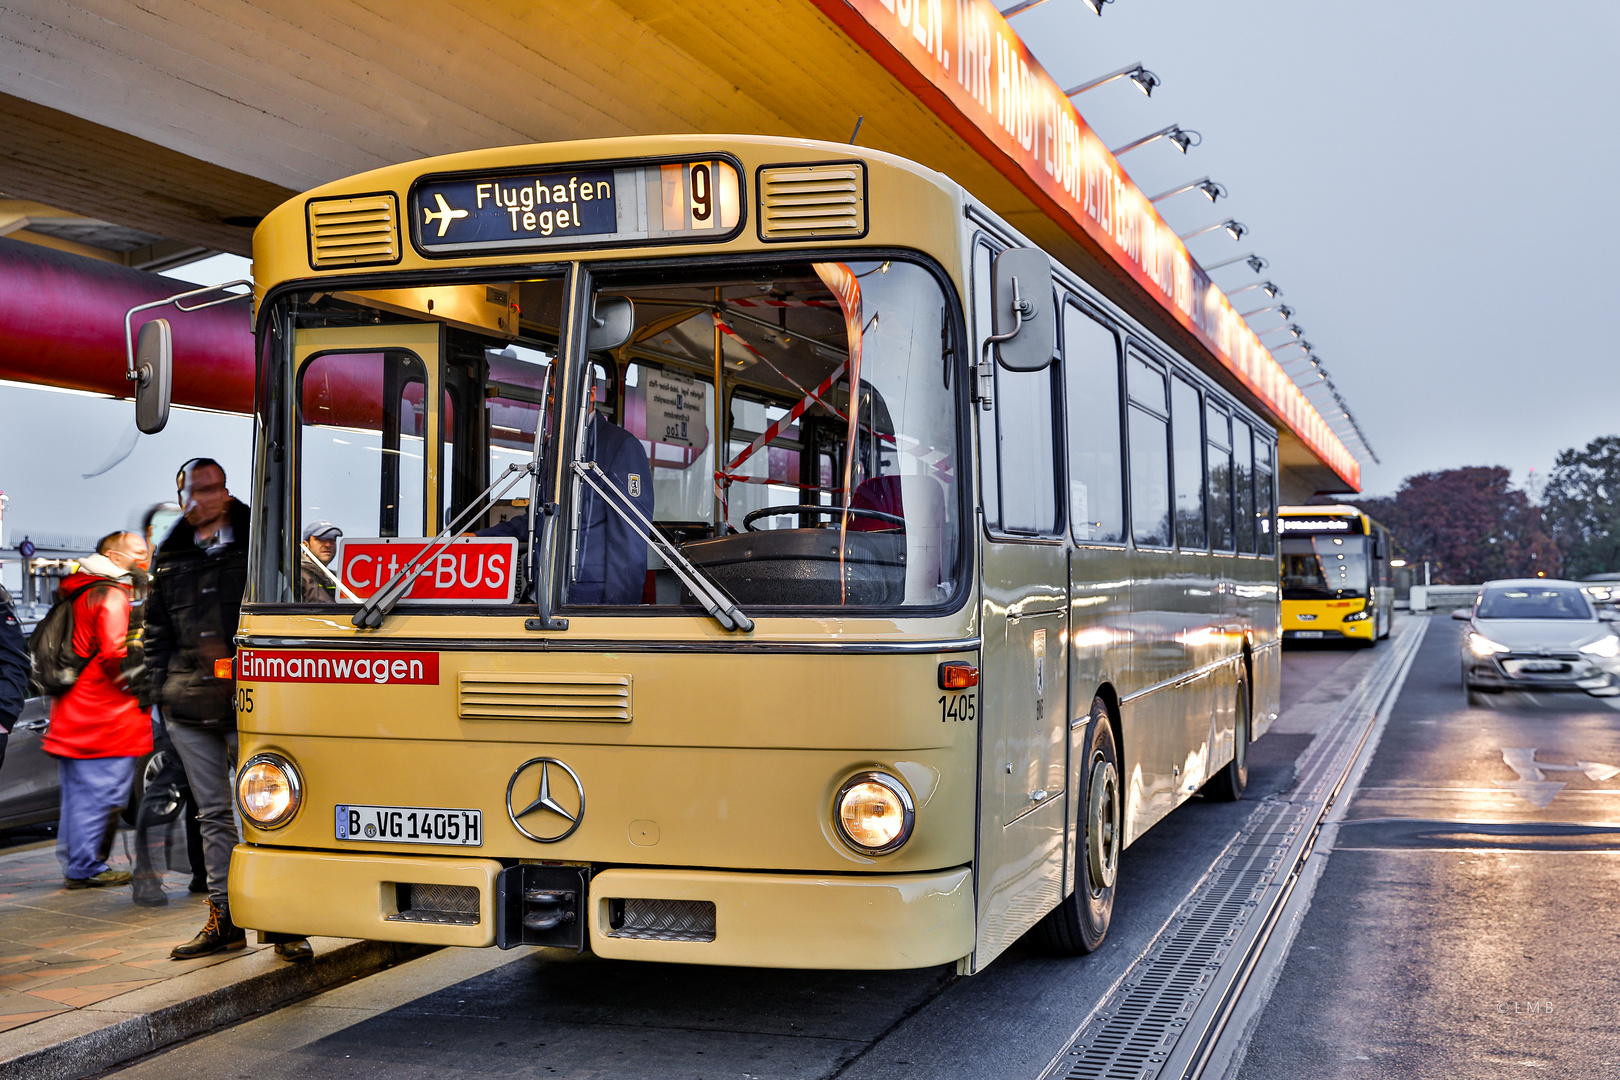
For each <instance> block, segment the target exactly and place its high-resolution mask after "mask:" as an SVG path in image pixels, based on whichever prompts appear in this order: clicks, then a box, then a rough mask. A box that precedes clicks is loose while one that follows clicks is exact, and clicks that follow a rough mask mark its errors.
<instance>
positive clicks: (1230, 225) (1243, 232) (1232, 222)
mask: <svg viewBox="0 0 1620 1080" xmlns="http://www.w3.org/2000/svg"><path fill="white" fill-rule="evenodd" d="M1216 229H1225V230H1226V234H1227V235H1228V236H1230V237H1231V238H1232V239H1233V240H1241V239H1243V238H1244V237H1245V236H1247V235H1248V234H1249V227H1248V226H1247V225H1245V224H1243V222H1241V221H1238V220H1237V219H1236V218H1227V219H1226V220H1225V221H1217V222H1216V223H1215V224H1213V225H1205V226H1204V227H1203V228H1202V229H1194V230H1193V231H1192V232H1190V233H1182V234H1181V235H1180V236H1179V237H1178V239H1180V240H1191V239H1192V238H1193V237H1195V236H1203V235H1204V234H1205V233H1208V232H1214V231H1215V230H1216Z"/></svg>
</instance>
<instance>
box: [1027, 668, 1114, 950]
mask: <svg viewBox="0 0 1620 1080" xmlns="http://www.w3.org/2000/svg"><path fill="white" fill-rule="evenodd" d="M1085 745H1086V758H1085V760H1086V765H1085V767H1084V768H1082V769H1081V770H1080V791H1079V795H1080V800H1079V807H1080V809H1079V813H1078V816H1079V829H1078V830H1077V831H1078V832H1079V833H1080V836H1079V838H1078V841H1079V842H1078V844H1077V845H1076V848H1077V851H1076V860H1075V862H1076V868H1075V878H1074V892H1072V893H1070V894H1069V895H1068V897H1067V898H1065V899H1064V901H1063V902H1062V903H1060V904H1059V905H1058V906H1057V907H1055V908H1053V909H1052V910H1051V911H1049V912H1047V913H1046V917H1045V918H1044V919H1042V920H1041V921H1040V922H1038V923H1036V924H1035V931H1034V938H1035V941H1036V943H1037V944H1038V945H1039V946H1040V947H1041V949H1042V951H1044V952H1046V953H1048V954H1050V955H1053V956H1083V955H1085V954H1086V953H1089V952H1095V951H1096V949H1097V948H1098V946H1100V945H1101V944H1102V943H1103V938H1105V937H1107V936H1108V925H1109V923H1110V922H1112V921H1113V917H1114V890H1115V887H1116V885H1117V883H1118V880H1119V853H1120V848H1121V846H1122V845H1123V842H1124V840H1125V817H1124V802H1123V798H1122V796H1121V795H1120V784H1119V748H1118V747H1117V746H1115V745H1114V728H1113V725H1112V724H1110V723H1109V719H1108V706H1107V704H1106V703H1105V702H1104V701H1103V699H1102V698H1100V697H1099V698H1093V699H1092V702H1091V718H1090V720H1088V721H1087V724H1086V742H1085Z"/></svg>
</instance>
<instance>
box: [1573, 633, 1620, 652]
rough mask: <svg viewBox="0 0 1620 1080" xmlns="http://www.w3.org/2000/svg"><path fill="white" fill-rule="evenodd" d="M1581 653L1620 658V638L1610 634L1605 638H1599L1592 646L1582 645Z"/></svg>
mask: <svg viewBox="0 0 1620 1080" xmlns="http://www.w3.org/2000/svg"><path fill="white" fill-rule="evenodd" d="M1581 652H1583V653H1585V654H1586V655H1588V656H1620V637H1615V636H1614V635H1613V634H1610V635H1609V636H1608V637H1605V638H1598V639H1597V640H1596V641H1594V642H1592V644H1590V645H1582V646H1581Z"/></svg>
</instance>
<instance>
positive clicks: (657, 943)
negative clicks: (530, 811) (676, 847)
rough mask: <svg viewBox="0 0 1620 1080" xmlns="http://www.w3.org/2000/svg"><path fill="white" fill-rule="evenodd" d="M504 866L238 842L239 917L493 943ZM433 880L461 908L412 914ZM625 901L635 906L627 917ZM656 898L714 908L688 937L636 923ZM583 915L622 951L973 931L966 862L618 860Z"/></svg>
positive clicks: (661, 905) (798, 950) (235, 910)
mask: <svg viewBox="0 0 1620 1080" xmlns="http://www.w3.org/2000/svg"><path fill="white" fill-rule="evenodd" d="M502 868H503V867H502V864H501V863H500V862H498V861H496V860H494V859H479V858H456V857H443V856H394V855H361V854H351V853H347V852H325V851H308V850H291V849H286V848H270V847H262V846H258V845H254V844H239V845H237V847H236V850H235V851H234V852H233V853H232V855H231V879H230V894H231V918H232V920H233V921H234V922H236V924H237V925H239V926H245V927H249V928H251V929H255V930H268V931H274V932H277V933H284V934H304V935H321V936H327V937H350V938H362V939H367V940H372V941H401V942H410V943H414V944H425V945H463V946H472V947H481V946H490V945H494V944H495V941H496V932H497V927H496V919H497V917H498V914H497V911H496V908H497V904H496V903H495V895H496V881H497V879H498V877H499V876H500V873H501V870H502ZM402 886H405V887H406V890H402V888H401V887H402ZM446 886H448V887H449V889H444V887H446ZM426 887H437V888H438V889H439V890H440V892H439V894H440V895H445V896H452V897H462V898H465V899H464V900H462V901H458V903H460V904H461V913H460V914H459V915H458V914H444V915H438V914H435V913H432V912H426V913H424V912H416V913H413V912H412V911H411V910H410V909H409V901H408V900H405V898H406V897H408V896H410V895H412V893H411V892H410V891H407V890H415V889H425V888H426ZM469 888H470V889H474V890H476V899H474V898H473V894H472V893H471V892H468V891H466V890H467V889H469ZM402 902H404V903H405V904H406V908H407V909H406V910H405V911H401V904H402ZM711 904H712V905H713V907H712V908H708V907H707V906H706V905H711ZM446 906H455V905H454V904H447V905H446ZM626 909H628V910H629V911H630V912H631V913H632V915H631V920H630V921H629V922H628V923H627V922H626V920H625V916H624V912H625V911H626ZM659 909H668V910H671V911H674V912H676V913H677V914H678V913H679V912H681V911H683V910H696V911H707V912H710V913H711V914H709V915H707V916H706V917H705V919H704V920H703V921H704V925H702V926H700V927H698V928H697V930H696V932H695V933H687V934H685V935H679V934H672V933H670V932H669V931H668V929H667V928H660V927H656V926H654V927H650V928H649V927H638V926H637V925H635V915H634V913H635V912H636V911H637V910H642V911H648V910H659ZM585 913H586V922H587V928H586V937H587V940H588V942H589V944H590V947H591V950H592V951H593V952H595V953H596V954H597V955H599V956H604V957H612V958H615V959H625V960H650V961H665V962H672V963H686V964H722V965H732V966H742V967H781V968H822V969H886V968H919V967H932V966H935V965H938V964H948V963H951V962H953V961H955V960H957V959H959V958H960V957H963V956H966V955H967V954H968V953H970V952H972V951H973V941H974V907H973V879H972V873H971V871H970V870H969V869H968V868H967V867H957V868H954V869H950V870H938V871H932V872H929V873H917V874H888V875H885V874H871V875H859V876H857V875H847V876H845V875H827V874H770V873H749V872H742V871H724V870H665V869H658V868H633V867H621V868H615V869H608V870H603V871H601V872H599V873H596V874H594V875H592V876H591V877H590V882H589V886H588V898H587V902H586V905H585ZM452 919H454V920H457V921H449V920H452ZM705 936H707V937H708V940H703V938H704V937H705Z"/></svg>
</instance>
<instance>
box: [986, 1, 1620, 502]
mask: <svg viewBox="0 0 1620 1080" xmlns="http://www.w3.org/2000/svg"><path fill="white" fill-rule="evenodd" d="M1011 21H1012V25H1013V27H1014V28H1015V29H1016V30H1017V31H1018V32H1019V35H1020V36H1021V37H1023V39H1024V40H1025V41H1026V42H1029V43H1032V45H1033V48H1034V51H1035V54H1036V56H1037V57H1038V58H1039V59H1040V61H1041V63H1042V64H1043V65H1044V66H1045V67H1046V68H1047V70H1048V71H1049V72H1051V74H1052V76H1053V77H1054V78H1055V79H1056V80H1057V81H1058V82H1059V84H1060V85H1063V86H1073V85H1077V84H1079V83H1082V82H1085V81H1087V80H1088V79H1090V78H1093V77H1095V76H1098V75H1102V74H1106V73H1107V72H1109V71H1113V70H1115V69H1116V68H1120V67H1124V66H1125V65H1127V64H1130V63H1133V62H1135V61H1141V62H1142V63H1144V64H1146V66H1147V67H1148V68H1149V69H1150V70H1152V71H1154V72H1155V73H1157V74H1158V75H1159V76H1160V77H1161V78H1162V79H1163V80H1164V85H1163V86H1162V87H1161V88H1160V89H1158V90H1156V91H1154V94H1153V97H1152V99H1151V100H1150V99H1148V98H1144V97H1143V96H1142V94H1141V93H1140V92H1138V91H1137V90H1136V89H1135V88H1134V87H1133V86H1132V85H1131V84H1130V83H1128V82H1124V81H1123V80H1122V81H1119V82H1115V83H1112V84H1109V85H1108V86H1105V87H1102V88H1099V89H1097V90H1092V91H1088V92H1087V93H1085V94H1082V95H1081V96H1080V97H1079V98H1078V99H1076V103H1077V105H1078V107H1079V109H1080V112H1081V115H1083V116H1084V117H1085V118H1086V121H1087V122H1088V123H1089V124H1091V126H1092V127H1093V128H1094V129H1095V130H1096V131H1097V133H1098V134H1099V135H1100V136H1101V137H1102V139H1103V140H1104V141H1105V142H1106V143H1107V144H1108V145H1110V146H1120V145H1123V144H1124V143H1127V142H1130V141H1132V140H1133V139H1136V138H1139V137H1140V136H1142V135H1145V134H1148V133H1149V132H1152V131H1155V130H1157V129H1159V128H1162V127H1164V126H1166V125H1168V124H1171V123H1179V124H1181V125H1182V126H1184V127H1189V128H1193V129H1195V130H1197V131H1199V132H1200V133H1202V135H1203V136H1204V142H1203V145H1202V146H1199V147H1196V148H1194V149H1192V150H1191V151H1189V152H1188V153H1187V155H1186V156H1185V157H1184V156H1182V155H1181V154H1178V153H1177V152H1176V151H1175V150H1174V149H1173V148H1172V147H1170V146H1169V145H1167V144H1166V143H1165V142H1164V141H1163V140H1160V141H1159V142H1158V143H1155V144H1153V145H1150V146H1146V147H1143V148H1142V149H1139V150H1133V151H1131V152H1130V153H1127V154H1125V155H1124V156H1123V157H1122V158H1121V161H1122V163H1123V164H1124V166H1125V167H1126V169H1127V170H1129V171H1130V172H1131V174H1132V178H1133V179H1134V180H1135V181H1136V182H1137V184H1138V186H1139V187H1141V188H1142V189H1143V190H1144V191H1145V192H1147V193H1148V194H1149V195H1156V194H1158V193H1159V192H1160V191H1164V190H1166V189H1169V188H1173V187H1176V186H1179V185H1180V184H1182V183H1185V182H1187V181H1189V180H1193V179H1196V178H1198V177H1201V176H1204V175H1205V174H1208V175H1210V176H1212V177H1213V178H1214V179H1216V180H1218V181H1220V182H1221V183H1223V184H1225V185H1226V186H1227V188H1228V189H1229V191H1230V192H1231V197H1230V198H1229V199H1222V200H1221V201H1220V202H1218V203H1217V204H1216V205H1215V206H1213V207H1211V206H1210V204H1209V203H1208V201H1206V200H1205V199H1204V198H1203V197H1202V196H1200V195H1197V194H1188V195H1178V196H1176V197H1175V198H1173V199H1171V200H1168V201H1166V202H1164V203H1161V204H1160V209H1161V211H1162V212H1163V213H1164V215H1165V217H1166V219H1167V220H1168V221H1169V222H1170V224H1171V225H1172V226H1174V227H1175V228H1176V229H1177V230H1178V231H1180V232H1189V231H1191V230H1193V229H1195V228H1198V227H1200V226H1203V225H1207V224H1211V223H1213V222H1215V221H1219V220H1221V219H1223V218H1224V217H1226V216H1228V215H1231V216H1235V217H1236V218H1237V219H1238V220H1239V221H1242V222H1243V223H1244V224H1246V225H1248V226H1249V227H1250V228H1251V229H1252V230H1253V231H1252V233H1251V234H1250V235H1249V236H1248V237H1246V238H1244V240H1243V242H1242V246H1238V245H1234V244H1233V243H1232V241H1231V239H1230V238H1228V237H1227V236H1226V235H1225V234H1224V233H1221V232H1216V233H1211V234H1208V235H1205V236H1202V237H1198V238H1196V239H1194V240H1191V241H1189V245H1190V247H1191V248H1192V252H1193V255H1194V257H1195V258H1197V259H1199V260H1200V261H1201V262H1204V263H1215V262H1219V261H1220V260H1222V259H1225V258H1229V257H1230V256H1232V255H1237V254H1241V253H1243V252H1245V251H1249V250H1251V249H1252V250H1254V251H1256V252H1258V253H1259V254H1261V255H1263V256H1265V257H1266V258H1267V259H1269V260H1270V261H1271V268H1270V269H1269V270H1268V271H1267V272H1266V274H1265V276H1266V277H1269V278H1271V279H1272V280H1274V281H1276V282H1277V284H1279V285H1281V286H1282V288H1283V290H1284V292H1283V296H1282V297H1281V300H1283V301H1286V302H1287V303H1288V304H1290V305H1291V306H1292V307H1294V308H1296V309H1297V313H1296V315H1295V316H1294V321H1295V322H1297V323H1298V324H1299V325H1301V326H1303V327H1304V328H1305V330H1306V334H1305V337H1306V338H1307V339H1308V340H1309V341H1310V342H1311V343H1312V345H1313V346H1315V348H1316V351H1317V353H1318V355H1320V356H1321V358H1322V361H1323V364H1324V366H1325V367H1327V368H1328V369H1329V371H1330V372H1331V373H1332V376H1333V380H1334V382H1335V383H1336V384H1337V385H1338V387H1339V390H1340V392H1341V393H1342V394H1343V395H1344V397H1345V400H1346V401H1348V402H1349V404H1350V408H1351V409H1352V411H1354V413H1355V414H1356V417H1357V419H1358V420H1360V422H1361V426H1362V429H1363V430H1364V431H1365V432H1366V434H1367V440H1368V441H1369V442H1370V443H1372V446H1373V449H1374V450H1376V451H1377V452H1378V456H1379V457H1380V458H1382V459H1383V464H1382V465H1374V464H1372V462H1371V461H1364V463H1363V472H1362V478H1363V489H1364V490H1365V491H1366V492H1368V493H1369V494H1383V493H1387V492H1391V491H1393V490H1394V489H1395V488H1396V487H1398V486H1399V484H1400V481H1401V479H1402V478H1403V477H1406V476H1408V475H1411V474H1413V473H1417V472H1425V471H1431V470H1437V469H1447V468H1453V467H1456V466H1459V465H1505V466H1508V467H1509V468H1511V469H1512V470H1513V472H1514V478H1515V480H1516V481H1518V482H1520V483H1522V482H1523V481H1524V480H1525V478H1526V476H1527V474H1528V473H1529V471H1530V470H1531V469H1534V470H1536V472H1537V473H1538V474H1544V473H1545V472H1546V471H1547V470H1548V469H1550V468H1551V467H1552V464H1553V459H1554V457H1555V456H1556V454H1557V452H1558V451H1559V450H1561V449H1564V448H1566V447H1570V446H1584V445H1585V444H1586V443H1587V442H1588V441H1590V440H1591V439H1593V438H1595V437H1596V436H1599V435H1609V434H1620V374H1617V373H1616V371H1615V367H1614V361H1613V357H1614V353H1615V347H1614V344H1613V343H1612V342H1611V341H1610V340H1609V329H1608V327H1609V324H1610V322H1611V320H1612V318H1613V313H1612V309H1613V303H1614V297H1615V294H1616V291H1617V289H1616V287H1617V285H1620V272H1617V269H1616V265H1615V264H1614V260H1615V251H1616V247H1617V245H1616V242H1615V241H1616V222H1615V218H1614V214H1613V210H1612V206H1613V204H1612V203H1611V202H1610V201H1609V200H1608V199H1607V197H1606V196H1605V194H1604V193H1605V192H1612V191H1613V190H1614V188H1615V186H1616V183H1617V181H1620V150H1617V149H1616V138H1617V136H1616V134H1615V131H1614V127H1613V124H1614V119H1613V110H1614V106H1615V104H1616V103H1617V102H1620V64H1617V63H1616V60H1615V48H1616V43H1617V42H1620V4H1616V3H1614V2H1613V0H1587V2H1573V0H1542V2H1540V3H1535V4H1526V3H1523V2H1513V3H1509V2H1506V0H1470V2H1466V3H1464V2H1460V0H1416V2H1414V0H1405V2H1401V3H1394V2H1389V0H1360V2H1358V3H1350V4H1346V3H1331V4H1330V3H1321V2H1315V3H1311V2H1304V0H1224V2H1220V3H1212V2H1210V0H1116V2H1114V3H1111V4H1109V5H1108V6H1106V7H1105V8H1104V9H1103V15H1102V17H1101V18H1098V17H1097V16H1094V15H1092V14H1091V13H1090V11H1089V10H1087V9H1086V8H1085V7H1084V6H1083V5H1082V4H1081V2H1080V0H1047V2H1046V3H1045V4H1043V5H1042V6H1040V7H1037V8H1033V9H1031V10H1029V11H1027V12H1025V13H1023V14H1020V15H1016V16H1014V17H1013V19H1012V20H1011ZM1215 279H1216V281H1217V283H1219V284H1220V285H1222V286H1223V287H1226V288H1228V289H1235V288H1237V287H1239V286H1241V285H1247V284H1250V283H1252V282H1254V281H1256V280H1260V279H1257V278H1256V277H1255V276H1254V275H1252V274H1251V273H1250V272H1249V271H1248V270H1247V269H1243V268H1231V269H1225V270H1218V271H1216V272H1215ZM1260 295H1261V294H1260V293H1259V292H1258V291H1250V292H1246V293H1243V294H1242V296H1240V297H1237V300H1239V301H1242V300H1245V299H1248V300H1249V301H1250V302H1248V303H1240V305H1239V307H1238V310H1239V311H1249V310H1252V309H1254V308H1257V307H1263V306H1265V303H1268V302H1269V301H1266V302H1261V301H1258V300H1255V299H1254V298H1255V297H1258V296H1260ZM1271 319H1272V317H1270V316H1267V317H1256V318H1255V319H1254V320H1253V323H1254V325H1255V327H1256V328H1257V329H1259V328H1262V327H1265V326H1271V325H1275V322H1274V321H1268V320H1271ZM1265 340H1266V341H1267V342H1268V343H1271V342H1278V341H1282V340H1286V337H1285V335H1282V334H1276V335H1269V336H1267V337H1266V338H1265ZM1299 351H1300V350H1298V349H1293V350H1290V351H1289V352H1287V353H1284V354H1283V356H1284V358H1286V357H1288V356H1291V355H1298V354H1299ZM1303 366H1304V365H1298V364H1296V365H1290V367H1289V370H1291V371H1292V370H1295V369H1297V368H1299V367H1303ZM1318 396H1321V397H1325V395H1318ZM1327 400H1329V401H1331V398H1328V399H1327ZM1349 445H1350V447H1351V449H1352V450H1354V451H1360V447H1359V446H1357V445H1356V444H1355V443H1354V442H1351V443H1350V444H1349Z"/></svg>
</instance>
